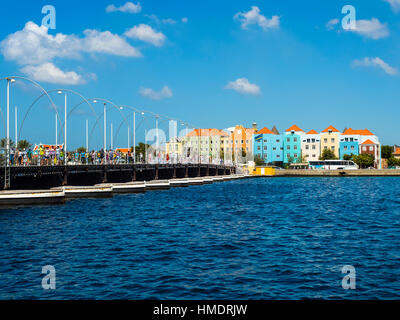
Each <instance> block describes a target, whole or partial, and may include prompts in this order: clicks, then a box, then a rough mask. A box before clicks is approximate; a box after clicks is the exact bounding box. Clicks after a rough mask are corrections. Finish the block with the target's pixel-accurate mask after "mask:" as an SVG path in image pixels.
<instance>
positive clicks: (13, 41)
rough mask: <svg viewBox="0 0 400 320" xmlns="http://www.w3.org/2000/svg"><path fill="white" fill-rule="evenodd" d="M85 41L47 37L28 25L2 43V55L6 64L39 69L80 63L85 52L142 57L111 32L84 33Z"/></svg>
mask: <svg viewBox="0 0 400 320" xmlns="http://www.w3.org/2000/svg"><path fill="white" fill-rule="evenodd" d="M84 35H85V37H84V38H79V37H77V36H75V35H65V34H62V33H58V34H56V35H55V36H53V35H50V34H48V29H47V28H46V27H44V26H40V27H39V26H38V25H36V24H35V23H33V22H28V23H27V24H26V25H25V27H24V28H23V29H22V30H20V31H17V32H15V33H13V34H10V35H8V36H7V38H5V39H4V40H3V41H1V42H0V52H1V53H2V54H3V56H4V57H5V59H6V60H11V61H15V62H17V63H18V64H20V65H37V64H42V63H44V62H50V61H52V60H54V59H55V58H69V59H78V58H80V57H81V54H82V53H84V52H87V53H107V54H112V55H117V56H124V57H140V56H141V53H140V52H139V50H138V49H136V48H134V47H132V46H131V45H130V44H129V43H128V42H127V41H126V40H125V39H124V38H122V37H120V36H119V35H116V34H112V33H111V32H109V31H104V32H100V31H97V30H86V31H84Z"/></svg>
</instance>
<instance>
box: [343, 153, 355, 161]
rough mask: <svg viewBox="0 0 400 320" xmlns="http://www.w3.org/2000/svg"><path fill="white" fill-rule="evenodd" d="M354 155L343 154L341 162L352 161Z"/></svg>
mask: <svg viewBox="0 0 400 320" xmlns="http://www.w3.org/2000/svg"><path fill="white" fill-rule="evenodd" d="M353 157H354V154H345V155H343V160H346V161H349V160H353Z"/></svg>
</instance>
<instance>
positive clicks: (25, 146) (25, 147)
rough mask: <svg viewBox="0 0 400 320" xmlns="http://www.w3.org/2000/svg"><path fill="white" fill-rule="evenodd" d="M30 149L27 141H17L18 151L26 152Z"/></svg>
mask: <svg viewBox="0 0 400 320" xmlns="http://www.w3.org/2000/svg"><path fill="white" fill-rule="evenodd" d="M31 147H32V145H31V144H30V142H29V141H28V140H21V141H18V149H19V150H28V149H30V148H31Z"/></svg>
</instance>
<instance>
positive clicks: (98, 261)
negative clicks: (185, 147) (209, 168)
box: [0, 178, 400, 299]
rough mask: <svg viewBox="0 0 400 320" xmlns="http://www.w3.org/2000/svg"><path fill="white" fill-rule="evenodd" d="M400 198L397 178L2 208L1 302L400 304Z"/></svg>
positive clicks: (275, 182) (246, 184)
mask: <svg viewBox="0 0 400 320" xmlns="http://www.w3.org/2000/svg"><path fill="white" fill-rule="evenodd" d="M399 196H400V179H398V178H277V179H250V180H241V181H232V182H226V183H220V184H214V185H206V186H198V187H190V188H187V189H172V190H170V191H160V192H158V191H155V192H149V193H146V194H141V195H127V196H117V197H114V198H113V199H106V200H102V199H100V200H76V201H71V202H68V203H67V204H66V205H65V206H47V207H31V208H19V209H14V210H3V211H0V249H1V250H0V299H304V298H324V299H341V298H344V299H373V298H380V299H394V298H397V299H398V298H400V200H399ZM45 265H53V266H54V267H55V268H56V271H57V275H56V280H57V282H56V285H57V288H56V290H55V291H45V290H43V289H42V286H41V281H42V277H43V276H44V275H42V274H41V271H42V267H43V266H45ZM344 265H353V266H354V267H355V268H356V286H357V288H356V290H344V289H343V288H342V285H341V282H342V278H343V276H344V275H343V274H342V273H341V269H342V267H343V266H344Z"/></svg>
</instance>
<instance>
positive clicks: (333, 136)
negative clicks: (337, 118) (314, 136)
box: [321, 126, 340, 159]
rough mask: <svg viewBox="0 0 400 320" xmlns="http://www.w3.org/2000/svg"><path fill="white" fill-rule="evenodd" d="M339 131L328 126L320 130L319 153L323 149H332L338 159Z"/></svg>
mask: <svg viewBox="0 0 400 320" xmlns="http://www.w3.org/2000/svg"><path fill="white" fill-rule="evenodd" d="M339 144H340V131H339V130H337V129H336V128H335V127H333V126H329V127H328V128H326V129H325V130H324V131H322V132H321V154H322V153H323V152H324V150H327V149H329V150H332V151H333V152H334V153H335V156H336V157H337V158H338V159H339Z"/></svg>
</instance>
